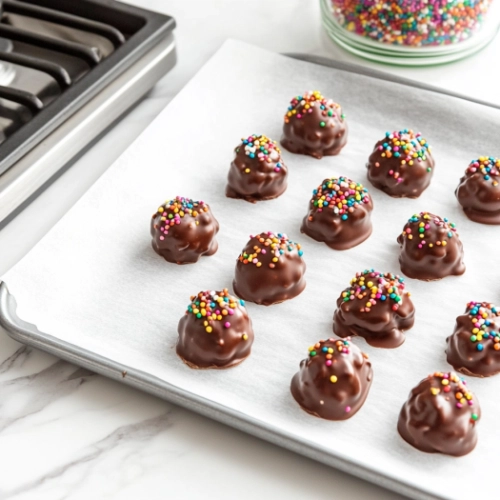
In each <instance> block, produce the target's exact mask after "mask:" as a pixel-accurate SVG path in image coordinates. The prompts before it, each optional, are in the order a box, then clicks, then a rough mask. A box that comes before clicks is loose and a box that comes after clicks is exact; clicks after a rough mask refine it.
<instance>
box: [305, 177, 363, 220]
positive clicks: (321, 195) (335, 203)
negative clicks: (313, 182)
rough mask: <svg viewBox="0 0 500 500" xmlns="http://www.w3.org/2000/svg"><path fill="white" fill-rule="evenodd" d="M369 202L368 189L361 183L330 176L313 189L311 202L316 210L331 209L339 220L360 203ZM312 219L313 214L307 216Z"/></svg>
mask: <svg viewBox="0 0 500 500" xmlns="http://www.w3.org/2000/svg"><path fill="white" fill-rule="evenodd" d="M368 203H370V196H369V194H368V189H366V188H365V187H363V185H362V184H359V183H357V182H354V181H352V180H351V179H348V178H347V177H332V178H330V179H325V180H324V181H323V183H322V184H321V186H318V187H317V188H316V189H314V190H313V197H312V199H311V204H312V205H313V206H314V207H315V208H316V211H317V212H323V211H324V210H325V211H326V210H331V211H332V212H333V213H334V214H335V215H339V216H340V218H341V220H343V221H345V220H347V219H348V218H349V214H350V213H352V212H354V210H355V209H356V208H357V207H358V206H359V205H361V204H368ZM309 220H313V216H312V215H310V216H309Z"/></svg>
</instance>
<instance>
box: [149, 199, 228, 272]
mask: <svg viewBox="0 0 500 500" xmlns="http://www.w3.org/2000/svg"><path fill="white" fill-rule="evenodd" d="M218 231H219V223H218V222H217V220H216V219H215V217H214V216H213V214H212V212H211V210H210V207H209V206H208V205H207V204H206V203H204V202H203V201H194V200H191V199H190V198H182V197H180V196H177V197H176V198H174V199H173V200H169V201H166V202H165V203H164V204H163V205H161V206H160V207H159V208H158V210H157V211H156V213H155V214H153V217H152V219H151V236H152V237H153V240H152V246H153V249H154V251H155V252H156V253H157V254H159V255H161V256H162V257H163V258H164V259H165V260H166V261H168V262H172V263H174V264H192V263H195V262H197V261H198V259H199V258H200V257H201V256H202V255H205V256H208V255H213V254H214V253H215V252H216V251H217V248H218V245H217V241H216V240H215V235H216V234H217V232H218Z"/></svg>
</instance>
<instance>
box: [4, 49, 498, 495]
mask: <svg viewBox="0 0 500 500" xmlns="http://www.w3.org/2000/svg"><path fill="white" fill-rule="evenodd" d="M285 55H286V56H288V57H292V58H294V59H300V60H302V61H307V62H311V63H314V64H319V65H322V66H328V67H331V68H334V69H338V70H341V71H346V72H350V73H356V74H360V75H363V76H369V77H372V78H377V79H379V80H384V81H388V82H393V83H397V84H401V85H406V86H410V87H414V88H419V89H421V90H425V91H429V92H434V93H439V94H443V95H447V96H450V97H453V98H457V99H461V100H466V101H470V102H473V103H476V104H480V105H483V106H487V107H490V108H495V109H499V110H500V105H497V104H495V103H491V102H487V101H483V100H480V99H476V98H473V97H470V96H467V95H464V94H460V93H457V92H452V91H449V90H447V89H444V88H439V87H435V86H432V85H428V84H426V83H421V82H417V81H414V80H411V79H408V78H403V77H399V76H396V75H392V74H390V73H386V72H383V71H380V70H374V69H371V68H367V67H363V66H360V65H356V64H352V63H348V62H343V61H335V60H331V59H328V58H325V57H320V56H312V55H308V54H297V53H288V54H285ZM16 309H17V303H16V300H15V298H14V296H13V295H12V294H11V293H10V292H9V290H8V287H7V284H6V283H5V282H4V281H0V328H1V329H3V330H4V331H5V333H6V334H7V335H8V336H9V337H11V338H12V339H14V340H16V341H17V342H20V343H22V344H25V345H28V346H31V347H35V348H37V349H40V350H42V351H45V352H47V353H49V354H52V355H54V356H57V357H58V358H61V359H63V360H65V361H68V362H70V363H73V364H76V365H79V366H82V367H84V368H87V369H88V370H91V371H93V372H95V373H98V374H100V375H103V376H105V377H108V378H111V379H113V380H117V381H119V382H122V383H125V384H127V385H130V386H132V387H134V388H136V389H139V390H142V391H144V392H147V393H149V394H152V395H154V396H157V397H160V398H162V399H164V400H166V401H169V402H171V403H174V404H177V405H179V406H182V407H184V408H187V409H188V410H191V411H194V412H196V413H198V414H201V415H203V416H205V417H209V418H211V419H213V420H216V421H218V422H221V423H223V424H226V425H229V426H230V427H233V428H235V429H238V430H240V431H243V432H246V433H248V434H250V435H253V436H255V437H258V438H260V439H263V440H265V441H268V442H270V443H272V444H275V445H277V446H281V447H282V448H286V449H288V450H290V451H293V452H295V453H298V454H300V455H304V456H306V457H308V458H311V459H313V460H316V461H318V462H321V463H324V464H326V465H328V466H331V467H334V468H336V469H338V470H340V471H342V472H346V473H348V474H350V475H353V476H356V477H359V478H361V479H364V480H366V481H369V482H371V483H374V484H377V485H379V486H382V487H384V488H386V489H389V490H392V491H394V492H396V493H399V494H401V495H405V496H408V497H412V498H415V499H418V500H420V499H422V500H427V499H441V498H444V497H441V496H439V495H436V494H433V493H431V492H429V491H426V490H425V489H421V488H417V487H414V486H412V485H409V484H407V483H405V482H403V481H400V480H398V479H396V478H394V477H390V476H388V475H385V474H383V473H380V472H377V471H374V470H372V469H370V468H368V467H366V466H364V465H361V464H359V463H356V462H354V461H352V460H351V459H347V458H345V457H342V456H340V455H336V454H333V453H331V452H330V450H327V449H326V448H324V447H322V446H321V445H317V444H314V445H312V444H311V443H309V442H307V441H306V440H304V439H302V438H299V437H297V436H295V435H293V434H291V433H289V432H285V431H283V430H281V429H279V428H277V427H275V426H273V425H269V424H267V423H265V422H263V421H261V420H259V419H256V418H254V417H250V416H248V415H246V414H244V413H242V412H239V411H237V410H233V409H232V408H229V407H227V406H225V405H222V404H220V403H216V402H214V401H211V400H209V399H206V398H204V397H202V396H199V395H197V394H194V393H191V392H189V391H185V390H182V389H179V388H178V387H176V386H175V385H173V384H170V383H169V382H167V381H165V380H162V379H160V378H158V377H155V376H153V375H150V374H148V373H146V372H144V371H142V370H137V369H134V368H130V367H128V366H126V365H124V364H121V363H119V362H116V361H113V360H111V359H109V358H107V357H104V356H101V355H99V354H96V353H94V352H92V351H90V350H88V349H83V348H81V347H78V346H76V345H74V344H72V343H70V342H66V341H64V340H61V339H58V338H57V337H54V336H52V335H49V334H47V333H44V332H41V331H40V330H38V328H37V327H36V326H35V325H33V324H30V323H27V322H25V321H23V320H22V319H21V318H19V317H18V315H17V313H16Z"/></svg>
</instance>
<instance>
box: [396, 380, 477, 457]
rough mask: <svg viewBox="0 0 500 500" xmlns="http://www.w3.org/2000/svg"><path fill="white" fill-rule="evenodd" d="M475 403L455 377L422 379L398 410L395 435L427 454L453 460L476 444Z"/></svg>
mask: <svg viewBox="0 0 500 500" xmlns="http://www.w3.org/2000/svg"><path fill="white" fill-rule="evenodd" d="M480 416H481V409H480V408H479V403H478V402H477V400H476V399H475V398H474V396H473V394H472V393H471V392H469V390H468V389H467V387H466V382H465V380H464V379H462V378H460V377H458V375H457V374H456V373H453V372H450V373H442V372H436V373H434V374H433V375H429V376H428V377H427V378H424V380H422V381H421V382H420V384H418V385H417V387H415V388H414V389H412V391H411V392H410V395H409V397H408V400H407V401H406V403H405V404H404V405H403V408H401V413H400V414H399V420H398V431H399V434H401V437H402V438H403V439H404V440H405V441H407V442H408V443H409V444H411V445H412V446H414V447H415V448H417V449H418V450H421V451H426V452H428V453H444V454H446V455H453V456H456V457H459V456H462V455H466V454H467V453H470V452H471V451H472V450H473V449H474V447H475V446H476V442H477V435H476V427H475V425H476V422H477V421H478V420H479V418H480Z"/></svg>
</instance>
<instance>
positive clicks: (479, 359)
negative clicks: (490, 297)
mask: <svg viewBox="0 0 500 500" xmlns="http://www.w3.org/2000/svg"><path fill="white" fill-rule="evenodd" d="M499 316H500V309H497V308H496V307H495V306H494V305H493V304H490V303H489V302H469V303H468V304H467V307H466V309H465V314H462V315H461V316H458V317H457V321H456V324H455V331H454V332H453V334H452V335H451V336H450V337H448V338H447V339H446V342H447V344H448V348H447V349H446V357H447V359H448V363H450V365H452V366H453V368H455V370H457V371H459V372H461V373H465V374H466V375H472V376H474V377H490V376H491V375H495V374H497V373H500V333H499V330H500V317H499Z"/></svg>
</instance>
